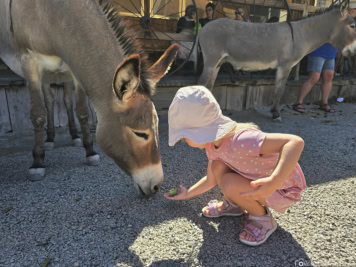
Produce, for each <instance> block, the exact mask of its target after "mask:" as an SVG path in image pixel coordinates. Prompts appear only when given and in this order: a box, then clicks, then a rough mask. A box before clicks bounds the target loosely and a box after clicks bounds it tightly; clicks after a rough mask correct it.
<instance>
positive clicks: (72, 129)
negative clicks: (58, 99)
mask: <svg viewBox="0 0 356 267" xmlns="http://www.w3.org/2000/svg"><path fill="white" fill-rule="evenodd" d="M73 90H74V84H73V82H72V81H70V82H65V83H64V84H63V100H64V105H65V107H66V110H67V115H68V126H69V133H70V135H71V136H72V142H73V145H74V146H81V145H82V140H81V139H80V137H79V135H78V130H77V126H76V125H75V120H74V112H73Z"/></svg>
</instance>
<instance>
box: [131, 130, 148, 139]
mask: <svg viewBox="0 0 356 267" xmlns="http://www.w3.org/2000/svg"><path fill="white" fill-rule="evenodd" d="M133 132H134V134H136V136H138V137H140V138H143V139H145V140H148V134H146V133H140V132H135V131H133Z"/></svg>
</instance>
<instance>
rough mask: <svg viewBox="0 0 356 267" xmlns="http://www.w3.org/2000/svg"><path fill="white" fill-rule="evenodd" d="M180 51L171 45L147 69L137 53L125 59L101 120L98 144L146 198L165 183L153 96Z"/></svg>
mask: <svg viewBox="0 0 356 267" xmlns="http://www.w3.org/2000/svg"><path fill="white" fill-rule="evenodd" d="M177 52H178V45H172V46H171V47H170V48H168V50H167V51H166V52H165V53H164V54H163V55H162V57H161V58H160V59H159V60H158V61H157V62H156V63H155V64H154V65H153V66H152V67H150V68H149V69H148V70H143V62H142V60H141V58H140V56H139V55H138V54H133V55H131V56H128V57H127V58H125V59H124V60H123V62H121V63H120V64H119V66H118V67H117V70H116V72H115V75H114V79H113V84H112V101H111V103H110V105H111V107H109V108H105V110H107V111H106V112H105V113H102V114H100V120H98V125H97V133H96V136H97V142H98V144H99V145H100V147H101V148H102V150H103V151H104V152H105V153H106V154H107V155H109V156H110V157H111V158H112V159H113V160H114V161H115V162H116V164H117V165H119V166H120V168H121V169H123V170H124V171H125V172H126V173H127V174H129V175H130V176H131V177H132V178H133V180H134V185H135V187H136V189H137V190H138V191H139V192H140V193H141V194H143V195H147V196H150V195H152V194H153V193H156V192H157V191H158V190H159V187H160V185H161V184H162V182H163V170H162V164H161V157H160V153H159V139H158V116H157V113H156V110H155V107H154V105H153V103H152V101H151V99H150V93H151V92H154V89H155V88H154V87H155V85H156V83H157V82H158V81H159V80H160V79H161V78H162V77H163V75H164V74H165V73H166V72H167V70H168V68H169V66H170V65H171V63H172V61H173V60H174V58H175V56H176V54H177ZM144 87H146V88H144ZM147 87H148V88H147Z"/></svg>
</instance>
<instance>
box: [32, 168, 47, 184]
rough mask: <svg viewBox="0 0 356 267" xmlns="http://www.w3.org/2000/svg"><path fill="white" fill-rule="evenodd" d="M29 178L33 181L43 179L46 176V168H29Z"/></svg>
mask: <svg viewBox="0 0 356 267" xmlns="http://www.w3.org/2000/svg"><path fill="white" fill-rule="evenodd" d="M28 174H29V175H28V179H29V180H30V181H32V182H35V181H41V180H43V179H44V178H45V175H46V169H45V168H31V169H29V170H28Z"/></svg>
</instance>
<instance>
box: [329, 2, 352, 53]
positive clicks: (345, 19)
mask: <svg viewBox="0 0 356 267" xmlns="http://www.w3.org/2000/svg"><path fill="white" fill-rule="evenodd" d="M338 11H339V12H338ZM332 12H335V13H336V14H338V19H337V21H336V23H335V22H332V23H333V24H334V25H330V27H331V28H332V29H333V30H332V33H331V36H330V43H331V44H332V45H333V46H334V47H335V48H337V49H338V50H339V51H342V53H343V54H344V55H353V54H355V53H356V31H355V20H354V18H353V17H352V16H350V15H349V13H348V1H344V2H343V3H342V4H341V5H340V8H339V9H338V10H334V11H332ZM325 27H328V26H327V25H325Z"/></svg>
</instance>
